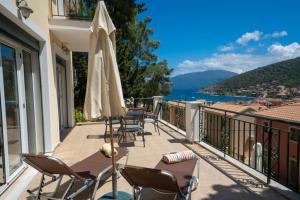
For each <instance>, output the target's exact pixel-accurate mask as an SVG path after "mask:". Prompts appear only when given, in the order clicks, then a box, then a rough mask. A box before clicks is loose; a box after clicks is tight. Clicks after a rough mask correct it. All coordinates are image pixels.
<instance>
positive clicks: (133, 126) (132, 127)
mask: <svg viewBox="0 0 300 200" xmlns="http://www.w3.org/2000/svg"><path fill="white" fill-rule="evenodd" d="M141 129H142V127H141V126H140V125H138V124H129V125H126V131H138V130H141Z"/></svg>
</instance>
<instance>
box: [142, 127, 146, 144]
mask: <svg viewBox="0 0 300 200" xmlns="http://www.w3.org/2000/svg"><path fill="white" fill-rule="evenodd" d="M142 137H143V143H144V147H146V145H145V135H144V131H142Z"/></svg>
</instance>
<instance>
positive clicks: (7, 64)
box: [1, 45, 22, 174]
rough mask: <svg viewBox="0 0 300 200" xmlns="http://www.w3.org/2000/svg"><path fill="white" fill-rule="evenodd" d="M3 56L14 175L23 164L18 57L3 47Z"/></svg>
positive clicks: (9, 151) (10, 165) (10, 150)
mask: <svg viewBox="0 0 300 200" xmlns="http://www.w3.org/2000/svg"><path fill="white" fill-rule="evenodd" d="M1 56H2V68H3V79H4V80H3V81H4V98H5V111H6V119H5V120H6V124H7V140H8V157H9V158H8V159H9V173H10V174H12V173H13V172H14V171H15V170H16V169H17V168H18V167H19V166H20V165H21V164H22V161H21V152H22V151H21V129H20V110H19V102H18V86H17V67H16V55H15V51H14V49H12V48H10V47H8V46H5V45H1Z"/></svg>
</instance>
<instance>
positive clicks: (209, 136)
mask: <svg viewBox="0 0 300 200" xmlns="http://www.w3.org/2000/svg"><path fill="white" fill-rule="evenodd" d="M293 127H294V128H293ZM295 130H300V124H299V123H295V122H292V121H284V120H278V119H272V118H266V117H261V116H258V115H255V114H243V113H236V112H231V111H227V110H222V109H216V108H211V107H206V106H202V105H200V106H199V138H200V141H201V142H204V143H206V144H208V145H210V146H211V147H213V148H215V149H218V150H219V151H221V152H223V153H224V156H225V155H226V156H230V157H231V158H233V159H235V160H237V161H239V162H241V163H242V164H244V165H247V166H248V167H250V168H252V169H254V170H256V171H257V172H259V173H261V174H263V175H265V176H266V177H267V183H270V181H271V180H273V181H275V182H278V183H280V184H282V185H284V186H286V187H288V188H290V189H292V190H293V191H295V192H297V193H299V192H300V177H299V174H300V172H299V170H300V168H299V157H300V134H299V133H300V132H299V131H298V132H297V131H295Z"/></svg>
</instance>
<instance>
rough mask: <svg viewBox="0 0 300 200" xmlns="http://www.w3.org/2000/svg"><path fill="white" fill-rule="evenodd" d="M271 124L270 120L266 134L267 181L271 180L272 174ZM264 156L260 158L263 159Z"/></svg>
mask: <svg viewBox="0 0 300 200" xmlns="http://www.w3.org/2000/svg"><path fill="white" fill-rule="evenodd" d="M272 129H273V126H272V121H270V125H269V134H268V174H267V183H268V184H270V182H271V174H272V135H273V130H272ZM263 159H264V158H262V160H263Z"/></svg>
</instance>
